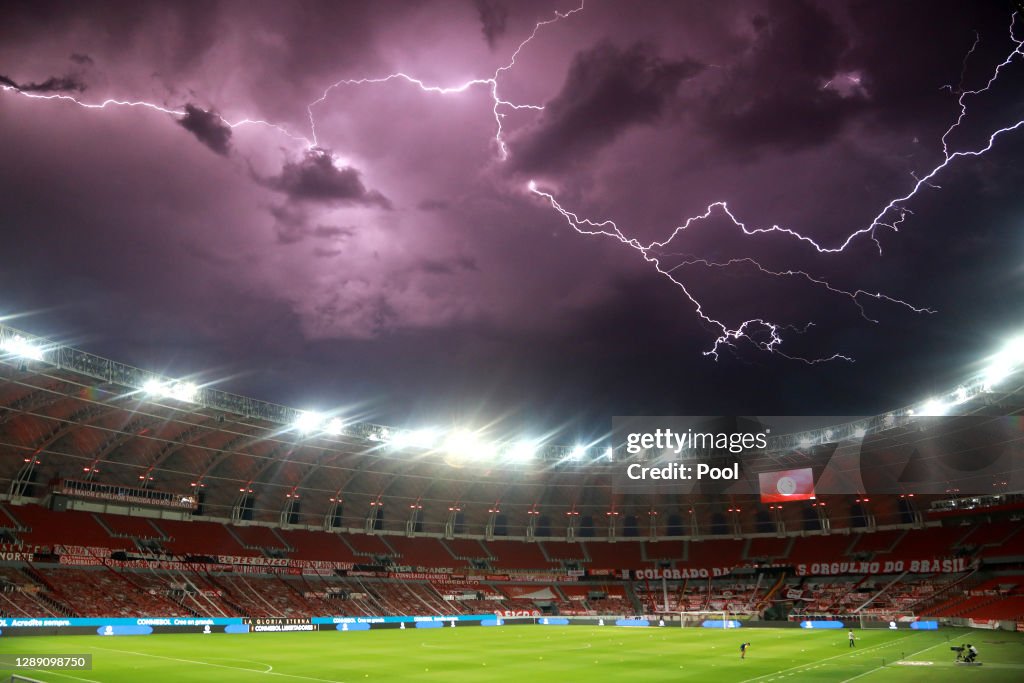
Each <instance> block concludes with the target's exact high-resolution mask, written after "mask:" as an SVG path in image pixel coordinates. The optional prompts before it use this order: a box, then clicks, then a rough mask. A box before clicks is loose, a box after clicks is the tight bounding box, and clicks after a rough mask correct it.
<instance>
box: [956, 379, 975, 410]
mask: <svg viewBox="0 0 1024 683" xmlns="http://www.w3.org/2000/svg"><path fill="white" fill-rule="evenodd" d="M970 397H971V395H970V393H969V392H968V391H967V387H965V386H963V385H962V384H961V385H960V386H958V387H957V388H956V391H954V392H953V405H957V406H958V405H960V404H961V403H967V399H969V398H970Z"/></svg>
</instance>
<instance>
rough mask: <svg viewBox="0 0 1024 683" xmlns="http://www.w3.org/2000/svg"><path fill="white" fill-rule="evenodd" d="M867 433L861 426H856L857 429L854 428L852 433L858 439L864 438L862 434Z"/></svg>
mask: <svg viewBox="0 0 1024 683" xmlns="http://www.w3.org/2000/svg"><path fill="white" fill-rule="evenodd" d="M867 433H868V432H867V430H866V429H864V428H863V427H858V428H857V429H856V430H855V431H854V432H853V435H854V436H855V437H857V438H858V439H863V438H864V436H865V435H866V434H867Z"/></svg>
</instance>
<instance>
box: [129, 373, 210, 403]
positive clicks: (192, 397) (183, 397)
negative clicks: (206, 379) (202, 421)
mask: <svg viewBox="0 0 1024 683" xmlns="http://www.w3.org/2000/svg"><path fill="white" fill-rule="evenodd" d="M142 390H143V391H145V392H146V393H147V394H149V395H150V396H156V397H158V398H173V399H174V400H175V401H181V402H182V403H196V402H197V399H198V397H199V387H197V386H196V385H195V384H193V383H192V382H165V381H163V380H160V379H156V378H153V379H148V380H146V382H145V384H143V385H142Z"/></svg>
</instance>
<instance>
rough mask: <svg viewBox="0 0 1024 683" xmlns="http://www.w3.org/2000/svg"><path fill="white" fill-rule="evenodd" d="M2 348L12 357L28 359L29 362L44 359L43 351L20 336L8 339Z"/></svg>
mask: <svg viewBox="0 0 1024 683" xmlns="http://www.w3.org/2000/svg"><path fill="white" fill-rule="evenodd" d="M0 348H2V349H3V350H4V351H6V352H7V353H9V354H11V355H14V356H19V357H21V358H27V359H28V360H42V359H43V350H42V349H41V348H39V347H38V346H36V345H35V344H33V343H32V342H30V341H29V340H28V339H25V338H24V337H22V336H21V335H20V334H16V335H14V336H13V337H11V338H10V339H7V340H6V341H5V342H4V343H3V346H2V347H0Z"/></svg>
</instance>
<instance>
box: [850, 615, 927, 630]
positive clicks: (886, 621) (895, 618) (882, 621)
mask: <svg viewBox="0 0 1024 683" xmlns="http://www.w3.org/2000/svg"><path fill="white" fill-rule="evenodd" d="M857 616H858V617H860V627H861V628H863V629H887V630H890V631H895V630H896V629H897V628H899V623H900V622H901V621H906V620H907V617H908V616H909V617H911V621H912V620H913V616H914V615H913V612H899V613H897V614H889V615H883V614H864V613H863V612H858V613H857Z"/></svg>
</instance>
